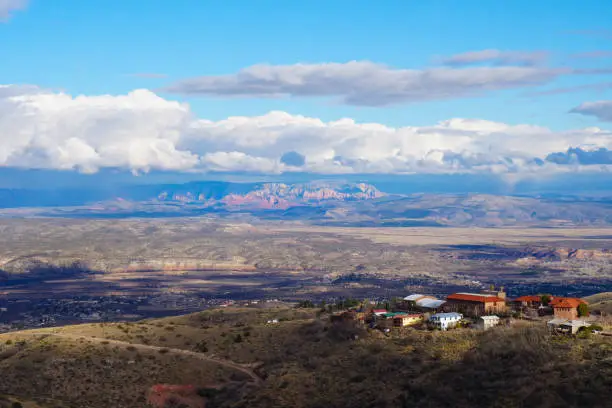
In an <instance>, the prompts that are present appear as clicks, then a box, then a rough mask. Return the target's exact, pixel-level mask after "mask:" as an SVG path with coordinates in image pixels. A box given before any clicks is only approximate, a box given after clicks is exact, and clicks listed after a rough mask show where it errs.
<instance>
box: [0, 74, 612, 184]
mask: <svg viewBox="0 0 612 408" xmlns="http://www.w3.org/2000/svg"><path fill="white" fill-rule="evenodd" d="M585 146H588V148H587V147H585ZM572 149H573V150H572ZM611 149H612V133H611V132H609V131H606V130H602V129H600V128H587V129H578V130H568V131H564V132H555V131H552V130H550V129H547V128H543V127H539V126H533V125H508V124H505V123H499V122H491V121H487V120H481V119H459V118H455V119H449V120H446V121H442V122H439V123H437V124H433V125H431V126H418V127H417V126H404V127H390V126H385V125H382V124H378V123H358V122H356V121H354V120H352V119H339V120H335V121H331V122H324V121H322V120H320V119H317V118H312V117H305V116H300V115H292V114H289V113H286V112H277V111H275V112H270V113H268V114H265V115H262V116H258V117H240V116H236V117H229V118H227V119H224V120H219V121H211V120H207V119H203V118H198V117H196V116H195V115H194V114H193V112H192V111H191V110H190V108H189V106H188V105H186V104H183V103H179V102H175V101H170V100H167V99H164V98H161V97H160V96H158V95H156V94H154V93H153V92H151V91H148V90H135V91H133V92H130V93H128V94H125V95H98V96H87V95H80V96H71V95H68V94H66V93H61V92H51V91H47V90H42V89H39V88H36V87H23V86H21V87H16V86H4V87H1V86H0V166H11V167H22V168H43V169H66V170H69V169H72V170H77V171H81V172H95V171H97V170H99V169H101V168H122V169H130V170H132V171H133V172H136V173H140V172H146V171H149V170H152V169H157V170H174V171H188V172H204V171H221V172H223V171H225V172H228V171H230V172H256V173H281V172H290V171H301V172H314V173H329V174H335V173H338V174H341V173H481V172H485V173H496V174H502V175H508V174H516V175H518V174H545V173H552V172H558V171H570V170H571V171H574V170H576V169H581V168H597V169H600V168H601V166H606V165H608V164H612V163H608V158H609V151H610V150H611ZM563 155H565V156H567V157H568V158H563V157H565V156H563ZM574 157H577V159H575V158H574Z"/></svg>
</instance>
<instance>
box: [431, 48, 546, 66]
mask: <svg viewBox="0 0 612 408" xmlns="http://www.w3.org/2000/svg"><path fill="white" fill-rule="evenodd" d="M547 59H548V52H546V51H500V50H496V49H487V50H480V51H469V52H464V53H462V54H456V55H452V56H450V57H448V58H444V59H443V60H442V62H443V63H444V64H446V65H451V66H465V65H472V64H481V63H489V64H495V65H528V66H530V65H538V64H541V63H543V62H545V61H546V60H547Z"/></svg>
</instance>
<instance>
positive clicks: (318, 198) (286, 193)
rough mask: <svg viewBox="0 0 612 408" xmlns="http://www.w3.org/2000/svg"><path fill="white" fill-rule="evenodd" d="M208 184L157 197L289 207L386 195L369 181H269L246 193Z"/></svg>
mask: <svg viewBox="0 0 612 408" xmlns="http://www.w3.org/2000/svg"><path fill="white" fill-rule="evenodd" d="M208 187H209V186H207V185H202V184H195V185H193V184H190V185H186V186H181V188H178V189H176V188H173V189H166V190H164V191H163V192H162V193H160V194H159V195H158V196H157V199H158V200H159V201H164V202H167V201H179V202H188V203H202V204H207V205H223V206H227V207H254V208H269V209H287V208H290V207H293V206H296V205H304V204H311V205H316V204H321V203H324V202H330V201H362V200H372V199H375V198H380V197H383V196H385V194H384V193H382V192H380V191H378V189H377V188H376V187H374V186H372V185H369V184H365V183H358V184H353V183H351V184H348V183H306V184H284V183H265V184H262V185H257V186H254V187H253V189H252V190H250V191H246V192H245V191H242V190H241V189H237V191H236V189H226V190H224V191H223V192H220V191H219V192H215V191H213V190H211V189H210V188H208Z"/></svg>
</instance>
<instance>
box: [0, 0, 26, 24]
mask: <svg viewBox="0 0 612 408" xmlns="http://www.w3.org/2000/svg"><path fill="white" fill-rule="evenodd" d="M27 5H28V0H0V22H3V21H7V20H8V19H9V18H10V17H11V14H12V12H13V11H17V10H21V9H24V8H25V7H26V6H27Z"/></svg>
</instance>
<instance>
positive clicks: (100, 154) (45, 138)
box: [0, 86, 199, 172]
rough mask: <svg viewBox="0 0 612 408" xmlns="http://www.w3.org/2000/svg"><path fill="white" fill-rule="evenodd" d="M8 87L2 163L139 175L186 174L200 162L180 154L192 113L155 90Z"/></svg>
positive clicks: (2, 109)
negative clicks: (75, 91) (71, 91)
mask: <svg viewBox="0 0 612 408" xmlns="http://www.w3.org/2000/svg"><path fill="white" fill-rule="evenodd" d="M20 89H22V87H7V86H5V87H3V88H0V164H2V165H5V166H17V167H31V168H56V169H79V170H81V171H85V172H93V171H96V170H97V169H99V168H100V167H122V168H130V169H132V170H134V171H148V170H149V169H150V168H160V169H168V170H183V169H189V168H192V167H194V166H195V165H196V164H197V163H198V160H199V158H198V156H196V155H193V154H192V153H190V152H188V151H179V150H177V149H176V143H177V142H178V141H179V139H180V137H181V131H182V129H183V128H185V127H186V126H187V124H188V123H189V120H190V115H191V114H190V111H189V108H188V107H187V106H185V105H181V104H180V103H178V102H171V101H166V100H164V99H162V98H160V97H158V96H156V95H155V94H153V93H152V92H150V91H146V90H137V91H134V92H131V93H129V94H127V95H120V96H111V95H102V96H77V97H72V96H70V95H67V94H64V93H51V92H44V91H42V90H36V91H35V89H34V88H26V89H27V90H28V92H20Z"/></svg>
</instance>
